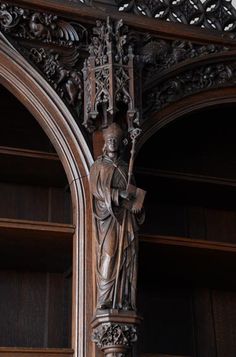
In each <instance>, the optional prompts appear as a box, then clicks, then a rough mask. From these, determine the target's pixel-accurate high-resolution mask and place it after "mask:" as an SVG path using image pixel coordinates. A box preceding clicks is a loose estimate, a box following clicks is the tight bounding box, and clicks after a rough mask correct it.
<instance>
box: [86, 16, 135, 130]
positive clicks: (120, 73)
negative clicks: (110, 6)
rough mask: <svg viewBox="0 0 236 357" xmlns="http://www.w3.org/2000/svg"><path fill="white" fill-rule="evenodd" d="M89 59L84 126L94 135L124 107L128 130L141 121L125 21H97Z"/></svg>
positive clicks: (87, 61) (132, 60)
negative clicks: (97, 129) (136, 104)
mask: <svg viewBox="0 0 236 357" xmlns="http://www.w3.org/2000/svg"><path fill="white" fill-rule="evenodd" d="M89 54H90V56H89V58H88V59H87V60H86V61H85V64H84V69H83V73H84V102H85V110H84V122H83V124H84V126H85V127H86V128H87V129H88V130H89V131H90V132H91V131H93V130H94V129H95V128H98V127H99V125H98V123H97V122H96V119H97V118H98V117H101V118H102V119H101V121H102V123H101V125H100V126H101V127H102V128H105V127H107V126H108V125H109V124H111V123H112V122H113V121H114V120H115V117H116V113H117V112H118V110H119V107H120V105H121V104H123V105H124V108H126V109H125V111H126V112H127V125H128V128H129V129H130V128H132V127H133V123H134V121H135V120H136V122H137V121H138V110H137V108H136V107H135V91H134V88H135V85H134V55H133V51H132V47H131V46H129V45H128V43H127V28H126V26H124V25H123V21H122V20H119V21H117V22H115V23H113V22H112V21H111V20H110V18H109V17H108V18H107V21H106V22H103V21H100V20H98V21H96V26H95V27H94V28H93V34H92V40H91V44H90V46H89Z"/></svg>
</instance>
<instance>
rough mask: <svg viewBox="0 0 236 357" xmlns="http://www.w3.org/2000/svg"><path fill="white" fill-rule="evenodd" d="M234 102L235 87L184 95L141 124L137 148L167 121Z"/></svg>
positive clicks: (235, 98)
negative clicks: (140, 135)
mask: <svg viewBox="0 0 236 357" xmlns="http://www.w3.org/2000/svg"><path fill="white" fill-rule="evenodd" d="M229 103H236V87H233V86H229V87H224V88H214V89H211V90H208V91H203V92H199V93H196V94H194V95H191V96H188V97H185V98H183V99H181V100H179V101H177V102H174V103H172V104H171V105H169V106H167V107H165V108H164V109H162V110H160V111H159V112H155V113H153V114H152V115H151V116H150V118H148V120H146V121H145V122H144V124H143V135H142V137H141V138H140V140H139V144H138V150H140V149H141V147H142V146H143V145H144V144H145V142H146V141H147V140H148V139H149V138H150V137H151V136H153V135H154V134H155V133H156V132H157V131H158V130H160V129H161V128H163V127H164V126H166V125H168V124H169V123H171V122H173V121H175V120H178V118H180V117H182V116H183V115H185V114H190V113H191V112H196V111H198V110H200V109H203V108H210V107H213V106H217V105H221V104H229Z"/></svg>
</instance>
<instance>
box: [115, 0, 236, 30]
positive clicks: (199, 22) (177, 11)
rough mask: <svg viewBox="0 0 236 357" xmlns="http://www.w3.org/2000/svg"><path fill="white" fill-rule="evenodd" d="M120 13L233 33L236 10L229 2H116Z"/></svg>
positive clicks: (158, 0) (199, 0)
mask: <svg viewBox="0 0 236 357" xmlns="http://www.w3.org/2000/svg"><path fill="white" fill-rule="evenodd" d="M116 2H117V6H118V8H119V11H121V12H122V11H125V12H130V13H134V14H136V15H143V16H147V17H153V18H156V19H161V20H166V21H173V22H179V23H183V24H189V25H196V26H199V27H203V28H207V29H214V30H218V31H227V32H233V33H235V28H236V10H235V8H234V7H233V5H232V3H231V1H228V0H206V1H201V0H178V1H176V0H165V1H161V0H116Z"/></svg>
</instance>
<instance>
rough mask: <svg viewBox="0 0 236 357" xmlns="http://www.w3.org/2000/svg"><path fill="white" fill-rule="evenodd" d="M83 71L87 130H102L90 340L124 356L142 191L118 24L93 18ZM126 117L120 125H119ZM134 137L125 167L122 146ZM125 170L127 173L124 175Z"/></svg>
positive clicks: (127, 56) (130, 329) (130, 66)
mask: <svg viewBox="0 0 236 357" xmlns="http://www.w3.org/2000/svg"><path fill="white" fill-rule="evenodd" d="M96 25H97V26H96V27H95V28H94V29H93V33H92V36H91V45H90V46H89V54H90V55H89V58H88V59H87V60H86V61H85V65H84V69H83V74H84V123H83V124H84V125H85V127H86V128H87V130H88V131H89V132H93V131H95V130H102V132H103V137H104V141H105V145H104V153H103V155H102V156H101V157H99V158H98V159H97V160H96V161H95V163H94V164H93V166H92V168H91V171H90V183H91V195H92V202H93V211H94V225H95V229H94V242H95V244H96V266H95V271H96V282H97V303H96V311H95V314H94V319H93V321H92V328H93V334H92V340H93V341H94V342H95V343H96V344H97V346H98V348H99V349H101V350H102V351H103V353H104V356H106V357H125V356H127V353H128V352H129V350H130V348H131V347H132V345H133V343H135V342H136V340H137V328H138V324H139V323H140V320H141V318H140V317H139V316H138V315H137V312H136V281H137V254H138V252H137V249H138V237H137V226H138V225H139V224H141V223H142V221H143V217H144V215H143V212H142V206H143V199H144V196H145V192H144V191H143V190H141V189H137V188H136V187H135V186H133V185H132V182H133V181H132V168H133V160H134V149H135V141H136V138H137V136H138V135H139V134H140V131H141V130H140V129H139V128H138V126H139V112H138V110H137V108H136V106H135V99H136V98H135V97H136V96H135V83H134V54H133V50H132V48H131V47H130V46H129V45H128V41H127V28H126V27H125V26H123V23H122V21H121V20H120V21H118V22H116V23H112V22H111V21H110V19H109V18H108V19H107V22H106V23H104V22H101V21H97V23H96ZM124 119H125V120H124ZM129 136H130V138H131V142H132V143H131V145H132V150H131V158H130V162H129V165H127V163H126V162H125V161H124V160H123V158H122V155H121V152H122V150H121V147H122V146H123V144H124V139H125V140H126V142H127V141H128V140H127V139H128V138H129ZM127 166H129V169H128V170H127Z"/></svg>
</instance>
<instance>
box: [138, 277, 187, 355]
mask: <svg viewBox="0 0 236 357" xmlns="http://www.w3.org/2000/svg"><path fill="white" fill-rule="evenodd" d="M153 280H154V281H153V285H152V287H149V288H145V289H142V291H140V296H139V309H140V313H141V316H143V318H144V320H143V322H142V325H141V331H140V339H139V349H140V352H141V351H142V353H144V352H145V353H153V354H154V353H156V354H157V355H158V353H159V354H161V353H163V354H171V355H174V356H175V355H184V356H193V355H194V341H193V321H192V309H191V293H190V291H189V290H188V289H184V288H171V287H168V288H166V287H164V288H163V287H161V286H160V285H158V283H157V284H155V279H153Z"/></svg>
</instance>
